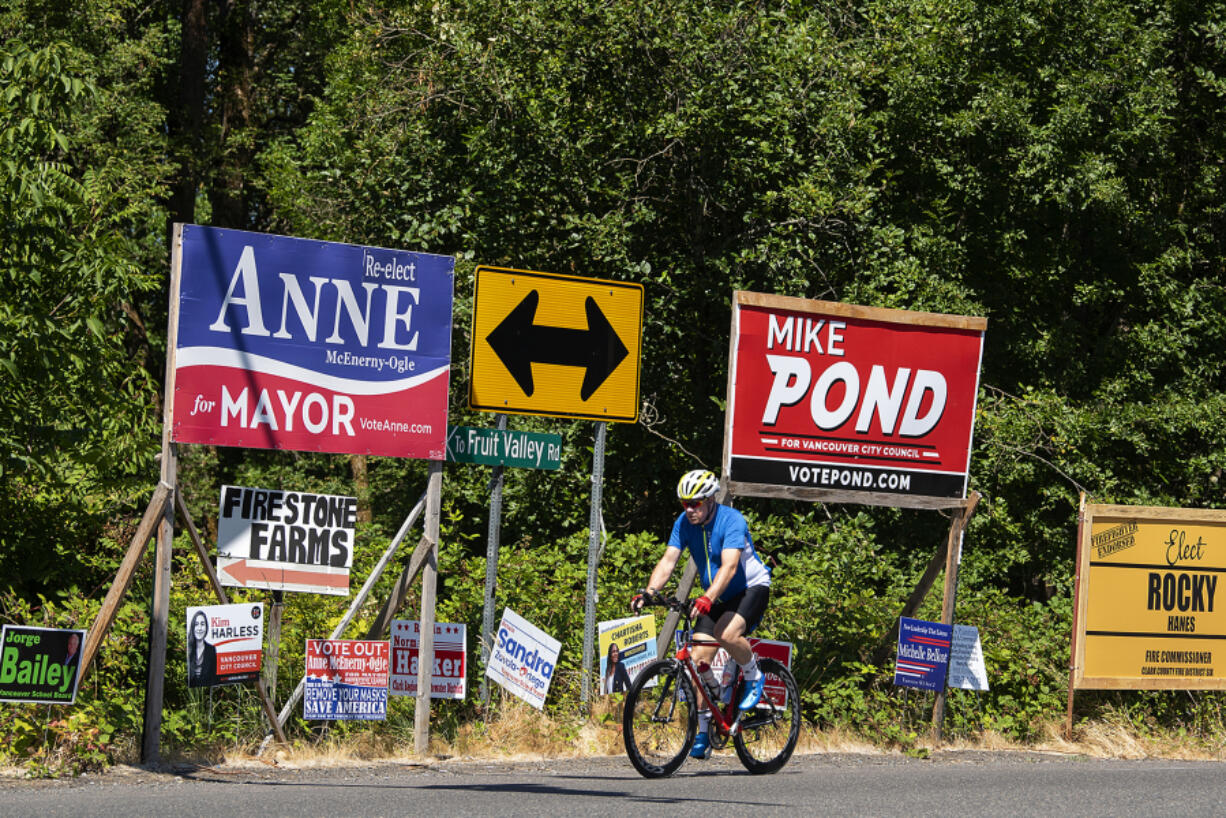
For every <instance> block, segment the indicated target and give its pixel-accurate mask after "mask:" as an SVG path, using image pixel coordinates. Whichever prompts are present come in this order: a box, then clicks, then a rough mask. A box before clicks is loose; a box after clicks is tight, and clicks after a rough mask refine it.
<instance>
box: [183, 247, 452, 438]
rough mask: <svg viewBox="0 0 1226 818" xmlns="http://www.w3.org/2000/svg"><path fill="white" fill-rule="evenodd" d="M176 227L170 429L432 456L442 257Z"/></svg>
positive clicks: (440, 369)
mask: <svg viewBox="0 0 1226 818" xmlns="http://www.w3.org/2000/svg"><path fill="white" fill-rule="evenodd" d="M178 229H179V233H178V235H177V242H176V254H175V261H176V271H177V276H176V278H175V283H176V285H177V286H176V289H175V291H174V292H173V293H172V303H171V309H172V326H173V323H174V322H175V321H177V333H176V337H175V345H174V354H173V358H172V361H173V366H174V391H173V395H174V398H173V404H172V409H173V415H172V422H171V434H172V439H173V440H175V441H177V442H182V443H207V444H214V445H221V446H243V447H248V448H258V449H291V450H297V451H319V452H341V453H348V454H375V455H390V456H396V457H417V458H426V459H431V460H442V459H443V458H444V456H445V450H446V439H447V390H448V383H449V379H450V371H451V313H452V289H453V287H452V279H453V268H454V265H455V260H454V259H453V258H451V257H449V256H436V255H429V254H424V253H411V252H408V251H404V250H390V249H386V248H382V247H361V246H357V245H351V244H339V243H336V242H325V241H311V240H307V239H298V238H290V237H286V236H273V235H266V234H261V233H248V232H244V231H240V230H220V229H215V228H210V227H200V226H198V225H193V224H188V225H181V226H179V228H178Z"/></svg>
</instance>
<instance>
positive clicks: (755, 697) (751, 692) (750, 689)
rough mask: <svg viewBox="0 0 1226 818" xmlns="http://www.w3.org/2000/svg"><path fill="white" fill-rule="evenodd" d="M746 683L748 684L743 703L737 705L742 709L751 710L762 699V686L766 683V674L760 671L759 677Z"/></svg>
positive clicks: (742, 699) (742, 698)
mask: <svg viewBox="0 0 1226 818" xmlns="http://www.w3.org/2000/svg"><path fill="white" fill-rule="evenodd" d="M745 684H746V685H747V687H746V689H745V695H744V696H742V697H741V703H740V704H738V705H737V707H739V708H740V709H742V710H751V709H753V708H754V707H756V706H757V704H758V702H760V701H761V700H762V688H763V687H765V685H766V674H765V673H759V674H758V678H757V679H755V680H754V681H752V682H746V683H745Z"/></svg>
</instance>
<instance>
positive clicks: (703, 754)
mask: <svg viewBox="0 0 1226 818" xmlns="http://www.w3.org/2000/svg"><path fill="white" fill-rule="evenodd" d="M710 757H711V739H710V738H709V737H708V736H707V734H706V733H699V734H698V735H696V736H694V746H693V747H691V748H690V758H710Z"/></svg>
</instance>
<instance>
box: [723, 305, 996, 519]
mask: <svg viewBox="0 0 1226 818" xmlns="http://www.w3.org/2000/svg"><path fill="white" fill-rule="evenodd" d="M986 327H987V321H986V319H983V318H973V317H966V316H958V315H938V314H934V313H921V312H909V311H904V310H889V309H880V308H875V307H860V306H855V305H851V304H838V303H831V302H826V301H813V300H808V299H801V298H789V297H785V296H777V295H763V294H760V293H748V292H737V293H735V294H734V298H733V311H732V344H731V360H730V363H729V367H728V410H727V419H726V423H727V427H726V429H725V431H724V475H725V477H726V478H727V479H728V487H729V489H730V490H731V491H732V492H733V493H734V494H745V495H757V496H768V497H792V498H797V499H803V500H823V501H833V502H860V503H867V504H871V505H889V506H905V507H916V508H938V507H947V506H954V505H959V504H961V503H962V498H964V497H965V495H966V478H967V471H968V469H969V466H970V452H971V439H972V432H973V430H974V418H975V401H976V396H977V392H978V386H979V361H980V357H981V354H982V350H983V337H984V331H985V329H986Z"/></svg>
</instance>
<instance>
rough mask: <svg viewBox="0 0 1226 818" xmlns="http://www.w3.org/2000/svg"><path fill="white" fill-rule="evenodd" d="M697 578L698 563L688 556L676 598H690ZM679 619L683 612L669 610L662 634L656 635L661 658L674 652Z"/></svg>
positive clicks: (657, 651) (657, 654)
mask: <svg viewBox="0 0 1226 818" xmlns="http://www.w3.org/2000/svg"><path fill="white" fill-rule="evenodd" d="M697 578H698V565H697V564H696V563H695V562H694V560H693V558H691V557H687V558H686V560H685V570H683V571H682V572H681V581H680V582H678V583H677V593H676V594H674V595H673V596H674V598H676V599H688V598H689V596H690V591H691V590H692V589H693V587H694V580H695V579H697ZM679 619H681V614H679V613H677V612H676V611H669V612H668V615H667V616H665V617H664V626H663V627H662V628H660V635H659V636H658V637H656V656H658V657H660V658H661V659H663V658H664V657H665V656H669V655H671V654H672V653H673V632H674V631H676V630H677V621H678V620H679Z"/></svg>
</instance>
